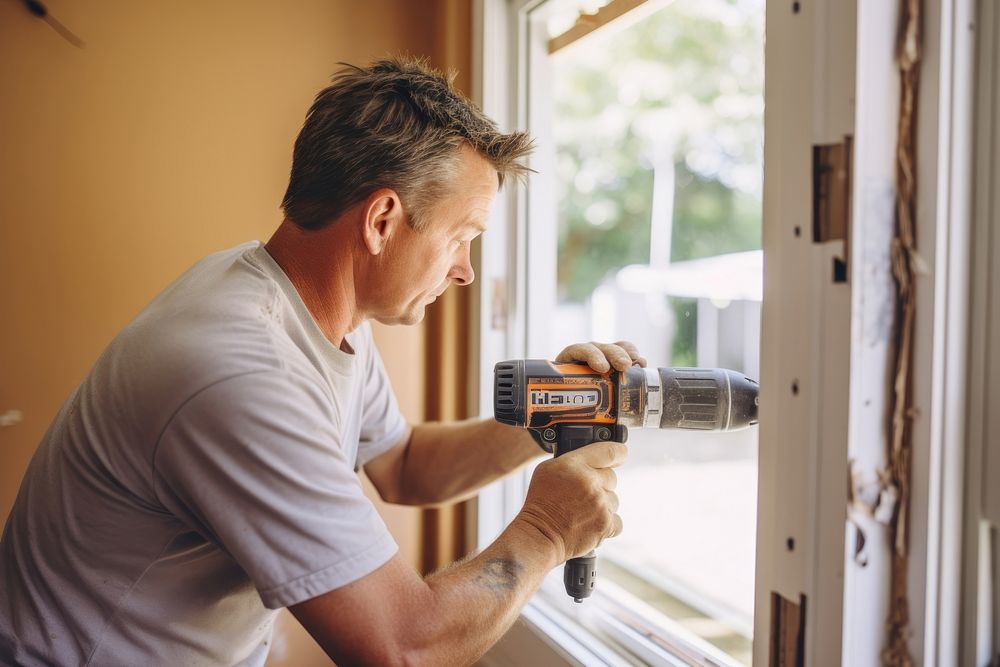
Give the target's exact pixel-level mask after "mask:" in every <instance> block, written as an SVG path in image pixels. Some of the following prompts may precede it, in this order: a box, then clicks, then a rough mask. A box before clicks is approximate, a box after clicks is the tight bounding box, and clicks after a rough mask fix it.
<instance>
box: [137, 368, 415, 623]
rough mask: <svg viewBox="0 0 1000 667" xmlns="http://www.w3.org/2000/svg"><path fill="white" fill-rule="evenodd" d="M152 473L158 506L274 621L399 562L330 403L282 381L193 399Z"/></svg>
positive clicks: (240, 384)
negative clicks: (251, 589)
mask: <svg viewBox="0 0 1000 667" xmlns="http://www.w3.org/2000/svg"><path fill="white" fill-rule="evenodd" d="M153 467H154V484H155V485H156V490H157V494H158V496H159V498H160V500H161V502H163V503H164V505H165V506H166V507H167V508H168V509H169V510H171V511H172V512H174V513H175V514H177V515H178V516H180V517H182V518H183V519H185V520H186V521H187V522H189V523H190V524H191V525H192V526H193V527H194V528H196V529H197V530H198V531H199V532H201V533H202V534H203V535H204V536H205V537H206V538H207V539H210V540H212V541H213V542H215V543H216V544H218V545H219V546H220V547H221V548H223V549H224V550H225V551H227V552H228V553H229V554H230V555H231V556H232V557H233V558H234V559H235V560H236V561H237V562H238V563H239V564H240V566H241V567H242V568H243V569H244V570H245V571H246V573H247V575H248V576H249V577H250V579H251V581H253V583H254V585H255V586H256V588H257V590H258V592H259V593H260V596H261V599H262V600H263V602H264V604H265V605H266V606H267V607H269V608H271V609H277V608H279V607H287V606H289V605H294V604H297V603H299V602H302V601H305V600H308V599H310V598H313V597H316V596H317V595H321V594H323V593H326V592H327V591H330V590H333V589H335V588H339V587H340V586H343V585H345V584H348V583H350V582H352V581H355V580H357V579H360V578H362V577H364V576H365V575H367V574H369V573H371V572H372V571H374V570H375V569H377V568H378V567H380V566H381V565H383V564H384V563H386V562H387V561H388V560H389V559H390V558H391V557H392V556H393V555H394V554H395V553H396V551H397V547H396V543H395V541H394V540H393V539H392V536H391V535H390V534H389V531H388V529H387V528H386V526H385V524H384V523H383V522H382V519H381V518H380V517H379V515H378V513H377V512H376V510H375V508H374V506H373V505H372V503H371V501H370V500H369V499H368V498H367V497H366V496H365V495H364V493H363V491H362V488H361V483H360V480H359V479H358V476H357V475H356V474H355V472H354V470H353V467H352V465H351V462H349V461H348V460H347V458H346V457H345V456H344V453H343V450H342V449H341V442H340V434H339V432H338V426H337V423H336V420H335V418H334V417H333V414H332V413H331V411H330V408H329V402H328V400H327V399H325V398H324V396H323V393H322V392H321V390H320V389H319V388H318V387H315V386H312V385H310V383H309V382H308V381H307V380H304V379H301V378H297V377H295V376H291V375H289V374H287V373H283V372H280V371H262V372H254V373H248V374H246V375H241V376H237V377H234V378H229V379H227V380H224V381H222V382H218V383H216V384H213V385H211V386H209V387H207V388H206V389H203V390H202V391H200V392H199V393H198V394H196V395H195V396H194V397H192V398H191V399H189V400H188V401H187V402H186V403H185V404H184V405H183V406H182V407H181V408H180V409H179V410H178V411H177V412H176V414H175V415H174V416H173V418H172V419H171V421H170V422H169V424H168V425H167V427H166V428H165V430H164V432H163V434H162V436H161V437H160V440H159V443H158V445H157V448H156V452H155V454H154V460H153Z"/></svg>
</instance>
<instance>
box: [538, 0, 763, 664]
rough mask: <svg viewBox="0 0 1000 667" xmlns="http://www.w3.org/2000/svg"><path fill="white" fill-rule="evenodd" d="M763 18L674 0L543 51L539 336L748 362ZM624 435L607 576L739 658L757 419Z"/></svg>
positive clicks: (748, 626) (752, 335)
mask: <svg viewBox="0 0 1000 667" xmlns="http://www.w3.org/2000/svg"><path fill="white" fill-rule="evenodd" d="M763 23H764V8H763V1H762V0H676V1H675V2H673V3H671V4H669V5H667V6H666V7H665V8H664V9H662V10H660V11H658V12H656V13H655V14H652V15H650V16H648V17H646V18H644V19H643V20H641V21H639V22H638V23H634V24H632V25H630V26H629V27H627V28H625V29H622V30H617V31H615V30H614V29H613V26H609V27H608V29H607V30H604V31H602V33H601V34H599V35H594V36H593V37H591V38H589V40H588V41H587V42H586V46H585V47H583V46H581V47H579V48H578V47H577V46H576V45H574V46H571V47H569V48H567V49H565V50H563V51H559V52H557V53H556V54H554V55H552V56H551V57H550V61H551V62H550V63H549V64H550V67H551V69H550V72H551V81H552V91H553V99H552V101H551V104H552V110H553V118H552V120H553V126H552V127H553V132H554V139H555V144H556V186H557V202H558V218H559V226H558V234H559V236H558V260H557V275H558V278H557V280H558V285H557V295H558V296H557V298H558V304H557V306H556V314H557V316H556V317H554V318H552V319H551V320H549V321H548V322H547V323H546V326H547V327H548V330H549V332H550V336H551V346H550V348H551V349H554V350H558V349H561V347H563V346H564V345H566V344H567V343H569V342H576V341H580V340H603V341H615V340H620V339H626V340H631V341H633V342H635V343H636V344H637V345H638V346H639V349H640V350H641V351H642V352H643V354H644V355H645V356H646V357H647V359H648V360H649V363H650V365H652V366H720V367H726V368H732V369H735V370H740V371H743V372H745V373H746V374H747V375H749V376H750V377H754V378H756V377H757V376H758V358H759V357H758V351H759V329H760V300H761V266H762V255H761V251H760V247H761V245H760V242H761V185H762V183H761V177H762V135H763ZM529 326H530V323H529ZM629 444H630V448H631V454H630V458H629V462H628V463H627V465H626V466H624V467H623V468H622V469H620V471H619V480H620V482H619V487H618V489H619V495H620V497H621V501H622V503H621V513H622V516H623V519H624V521H625V526H626V530H625V533H624V534H623V535H622V536H620V537H619V538H617V539H615V540H609V541H608V542H606V543H605V544H604V545H602V547H601V553H600V555H601V557H602V567H601V575H602V577H604V578H606V579H611V580H613V581H614V582H615V583H616V584H618V585H619V586H621V587H622V588H624V589H626V590H628V591H630V592H632V593H633V594H635V595H637V596H638V597H640V598H642V599H643V600H644V601H645V602H646V603H648V604H650V605H652V606H654V607H657V608H659V609H660V610H662V611H663V612H664V613H665V614H666V615H668V616H670V617H671V618H673V619H675V620H676V621H678V623H679V624H681V625H682V626H684V627H686V628H687V629H689V630H691V631H692V632H694V633H695V634H698V635H700V636H701V637H703V638H704V639H706V640H707V641H709V642H711V643H713V644H715V645H716V646H718V647H719V648H721V649H722V650H724V651H725V652H727V653H729V654H730V655H731V656H733V657H735V658H737V659H738V660H740V661H742V662H745V663H746V664H749V663H750V658H751V650H750V635H751V631H752V625H753V623H752V616H753V582H754V551H755V550H754V538H755V525H756V505H757V488H756V485H757V433H756V429H750V430H747V431H743V432H738V433H731V434H706V433H700V432H685V431H655V430H653V431H650V430H633V431H632V432H631V434H630V438H629ZM598 585H600V584H598Z"/></svg>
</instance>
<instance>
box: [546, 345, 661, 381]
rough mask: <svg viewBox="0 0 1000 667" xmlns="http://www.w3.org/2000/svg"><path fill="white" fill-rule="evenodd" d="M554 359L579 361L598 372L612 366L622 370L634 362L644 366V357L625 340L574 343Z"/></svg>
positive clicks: (557, 360)
mask: <svg viewBox="0 0 1000 667" xmlns="http://www.w3.org/2000/svg"><path fill="white" fill-rule="evenodd" d="M555 360H556V362H557V363H565V362H570V361H581V362H584V363H586V364H587V365H588V366H590V367H591V368H593V369H594V370H595V371H597V372H598V373H607V372H608V371H609V370H611V369H612V368H614V369H615V370H617V371H624V370H628V369H629V368H631V367H632V366H633V365H635V364H638V365H639V366H642V367H643V368H645V367H646V359H645V358H644V357H642V356H640V355H639V350H637V349H636V347H635V345H633V344H632V343H630V342H628V341H627V340H620V341H618V342H617V343H593V342H591V343H575V344H573V345H570V346H569V347H567V348H566V349H564V350H563V351H562V352H560V353H559V355H558V356H557V357H556V359H555Z"/></svg>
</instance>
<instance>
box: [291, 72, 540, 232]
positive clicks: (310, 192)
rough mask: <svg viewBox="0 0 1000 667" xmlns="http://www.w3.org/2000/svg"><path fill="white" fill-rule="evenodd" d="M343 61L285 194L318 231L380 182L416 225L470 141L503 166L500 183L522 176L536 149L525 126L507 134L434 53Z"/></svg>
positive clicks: (298, 147) (309, 127) (309, 123)
mask: <svg viewBox="0 0 1000 667" xmlns="http://www.w3.org/2000/svg"><path fill="white" fill-rule="evenodd" d="M341 65H344V67H343V69H341V70H340V71H338V72H337V73H336V74H335V75H334V76H333V80H332V83H331V85H330V86H328V87H327V88H325V89H323V90H322V91H320V93H319V94H318V95H317V96H316V100H315V101H314V102H313V105H312V107H311V108H310V109H309V113H308V114H307V115H306V120H305V124H304V125H303V126H302V131H301V132H299V136H298V138H297V139H296V140H295V151H294V153H293V156H292V173H291V177H290V179H289V183H288V190H287V191H286V192H285V197H284V199H283V200H282V202H281V207H282V209H283V210H284V212H285V216H286V217H287V218H289V219H290V220H292V221H293V222H294V223H295V224H297V225H298V226H299V227H302V228H305V229H318V228H320V227H323V226H324V225H326V224H327V223H329V222H330V221H331V220H333V219H335V218H336V217H337V216H339V215H340V214H342V213H343V212H344V211H346V210H347V209H348V208H350V207H351V206H353V205H354V204H356V203H358V202H359V201H362V200H363V199H364V198H365V197H367V196H368V195H369V194H371V193H372V192H374V191H375V190H377V189H378V188H381V187H389V188H392V189H394V190H396V191H397V192H398V193H399V196H400V198H401V199H402V200H403V204H404V206H405V207H406V209H407V210H408V211H409V213H410V223H411V224H412V225H413V226H414V227H415V228H417V229H419V228H420V227H421V226H422V223H421V219H420V216H421V212H422V211H424V210H426V208H427V207H428V206H429V205H430V204H432V203H433V202H434V201H435V200H436V199H438V198H439V197H440V196H441V195H443V194H445V192H446V189H447V186H448V183H449V182H450V180H451V178H453V177H454V175H455V171H456V169H457V166H458V162H457V159H458V149H459V147H460V146H461V145H462V144H468V145H469V146H471V147H472V148H473V149H474V150H475V151H476V152H477V153H478V154H479V155H481V156H482V157H483V158H485V159H486V160H487V161H488V162H489V163H490V164H491V165H492V166H493V168H494V169H496V171H497V176H498V179H499V182H498V187H502V186H503V182H504V178H505V177H507V176H510V175H513V176H515V177H523V176H524V174H525V173H526V172H527V171H528V169H527V167H526V166H524V165H523V164H521V163H520V162H519V160H520V159H521V158H523V157H524V156H526V155H527V154H528V153H530V152H531V149H532V145H531V140H530V138H529V137H528V134H527V133H525V132H512V133H510V134H504V133H502V132H500V131H499V130H498V128H497V125H496V123H495V122H493V121H492V120H491V119H490V118H488V117H487V116H486V115H485V114H484V113H483V112H482V111H480V110H479V109H478V108H477V107H476V106H475V105H474V104H473V103H472V102H471V101H470V100H468V99H467V98H466V97H465V96H463V95H462V94H461V93H460V92H458V91H457V90H456V89H455V87H454V85H453V80H454V74H453V73H452V74H449V75H448V76H445V75H443V74H441V73H440V72H438V71H436V70H433V69H431V68H430V67H429V66H428V65H427V63H426V61H424V60H419V59H412V58H402V57H399V58H391V59H387V60H381V61H378V62H376V63H374V64H372V65H371V66H369V67H367V68H360V67H355V66H353V65H346V64H344V63H341Z"/></svg>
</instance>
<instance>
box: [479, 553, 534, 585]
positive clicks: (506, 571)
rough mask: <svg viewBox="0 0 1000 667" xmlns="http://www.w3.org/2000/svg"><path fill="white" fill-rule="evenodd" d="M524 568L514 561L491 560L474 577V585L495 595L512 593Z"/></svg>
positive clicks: (503, 559)
mask: <svg viewBox="0 0 1000 667" xmlns="http://www.w3.org/2000/svg"><path fill="white" fill-rule="evenodd" d="M523 569H524V566H523V565H521V564H520V563H518V562H517V561H514V560H507V559H505V558H491V559H490V560H488V561H486V564H485V565H484V566H483V569H482V571H481V572H480V573H479V574H478V575H477V576H476V583H477V584H479V585H480V586H482V587H483V588H488V589H490V590H491V591H495V592H497V593H503V592H506V591H512V590H514V588H515V587H516V586H517V582H518V579H517V577H518V575H519V574H520V573H521V571H522V570H523Z"/></svg>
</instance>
